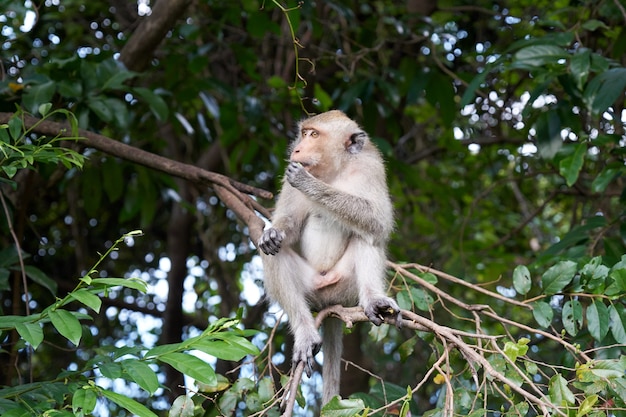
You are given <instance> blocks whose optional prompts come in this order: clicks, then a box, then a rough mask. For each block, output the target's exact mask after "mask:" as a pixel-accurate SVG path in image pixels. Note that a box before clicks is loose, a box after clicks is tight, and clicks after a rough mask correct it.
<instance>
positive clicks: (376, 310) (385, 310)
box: [365, 297, 402, 328]
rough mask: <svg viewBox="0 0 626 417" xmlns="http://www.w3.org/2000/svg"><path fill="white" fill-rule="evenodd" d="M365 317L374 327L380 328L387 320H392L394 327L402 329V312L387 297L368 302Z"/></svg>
mask: <svg viewBox="0 0 626 417" xmlns="http://www.w3.org/2000/svg"><path fill="white" fill-rule="evenodd" d="M365 315H366V316H367V318H368V319H369V320H370V321H371V322H372V323H374V324H375V325H376V326H380V325H381V324H382V323H383V322H384V321H385V319H387V318H393V319H394V321H395V324H396V327H398V328H400V327H402V311H401V310H400V307H399V306H398V304H397V303H396V302H395V301H394V300H393V299H391V298H389V297H386V298H379V299H376V300H373V301H372V302H370V303H369V305H367V306H366V307H365Z"/></svg>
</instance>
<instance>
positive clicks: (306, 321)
mask: <svg viewBox="0 0 626 417" xmlns="http://www.w3.org/2000/svg"><path fill="white" fill-rule="evenodd" d="M392 229H393V209H392V205H391V200H390V198H389V192H388V189H387V182H386V178H385V167H384V163H383V158H382V156H381V154H380V151H379V150H378V149H377V148H376V146H375V145H374V144H373V143H372V142H371V141H370V138H369V137H368V135H367V133H365V132H364V131H363V130H362V129H361V128H360V127H359V126H358V125H357V123H355V122H354V121H353V120H351V119H350V118H348V117H347V116H346V115H345V114H344V113H342V112H341V111H338V110H333V111H329V112H326V113H322V114H319V115H317V116H313V117H310V118H308V119H305V120H303V121H301V122H300V124H299V126H298V136H297V138H296V140H295V141H294V143H293V144H292V146H291V153H290V158H289V166H288V167H287V170H286V173H285V178H284V179H283V186H282V189H281V192H280V195H279V197H278V201H277V203H276V210H275V212H274V215H273V217H272V226H271V227H270V228H268V229H267V230H265V232H264V233H263V235H262V237H261V239H260V240H259V242H258V247H259V248H260V249H261V251H262V254H261V256H262V259H263V266H264V270H265V288H266V290H267V294H268V295H269V297H270V298H271V299H272V300H273V301H275V302H277V303H278V304H279V305H280V306H281V307H282V308H283V310H284V311H285V312H286V313H287V315H288V316H289V326H290V329H291V331H292V333H293V335H294V347H293V366H296V365H297V364H299V363H300V362H303V363H304V364H305V366H306V368H305V369H306V372H307V375H309V376H311V373H312V367H313V360H314V358H313V357H314V355H315V354H316V353H317V352H318V351H319V349H320V345H322V346H321V347H322V349H323V352H324V364H323V368H322V378H323V381H324V393H323V396H322V401H323V402H324V403H327V402H328V401H329V400H330V399H332V397H334V396H335V395H337V394H339V379H340V373H341V353H342V349H343V347H342V335H343V330H342V328H343V324H342V322H341V321H339V320H338V319H335V318H328V319H326V320H325V321H324V323H323V326H322V332H323V336H324V337H323V344H322V338H321V337H320V335H319V333H318V331H317V328H316V327H315V321H314V318H313V315H312V313H311V310H315V311H320V310H321V309H323V308H325V307H328V306H331V305H335V304H341V305H343V306H356V305H360V306H361V307H363V309H364V311H365V314H366V315H367V317H368V318H369V320H370V321H371V322H372V323H374V324H375V325H377V326H378V325H380V324H381V323H383V321H384V319H385V318H392V319H395V323H396V324H397V325H399V324H400V323H401V317H400V308H399V307H398V304H397V303H396V302H395V301H394V300H393V299H392V298H390V297H388V296H387V295H386V293H385V288H384V287H385V284H384V283H385V279H384V277H385V261H386V254H385V251H386V245H387V241H388V239H389V234H390V233H391V230H392ZM292 395H294V393H292Z"/></svg>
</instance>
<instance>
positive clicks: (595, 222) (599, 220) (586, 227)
mask: <svg viewBox="0 0 626 417" xmlns="http://www.w3.org/2000/svg"><path fill="white" fill-rule="evenodd" d="M604 226H606V217H604V216H594V217H590V218H588V219H586V221H585V224H583V225H582V226H578V227H575V228H574V229H572V230H570V231H569V232H568V233H567V234H566V235H565V236H563V237H562V238H561V240H560V241H559V242H558V243H555V244H554V245H552V246H551V247H549V248H548V249H547V250H546V251H545V253H544V256H554V255H556V254H557V253H559V252H560V251H562V250H564V249H567V248H570V247H572V246H575V245H579V244H581V243H582V242H584V241H585V240H587V239H589V236H588V233H587V232H589V231H591V230H593V229H596V228H598V227H604Z"/></svg>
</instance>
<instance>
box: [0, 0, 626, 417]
mask: <svg viewBox="0 0 626 417" xmlns="http://www.w3.org/2000/svg"><path fill="white" fill-rule="evenodd" d="M0 27H1V36H2V43H1V44H0V58H1V61H0V62H1V65H2V67H0V69H1V70H2V77H1V80H0V414H1V415H2V416H8V417H18V416H39V415H46V416H71V415H77V416H88V415H97V416H123V415H130V414H135V415H140V416H153V415H155V414H156V415H163V416H165V415H168V416H213V415H261V414H263V415H279V414H280V413H282V412H285V413H286V414H291V413H292V410H291V407H293V404H291V405H289V404H287V405H286V403H287V402H288V399H291V400H294V399H295V400H296V402H297V405H296V408H295V410H294V411H293V413H296V414H300V415H313V414H317V413H320V412H321V413H322V414H323V415H355V414H358V415H383V414H400V415H402V416H406V415H409V413H410V414H411V415H424V416H434V415H446V416H449V415H471V416H479V415H493V416H498V415H511V416H513V415H516V416H519V415H561V416H566V415H567V416H570V415H571V416H577V417H578V416H586V415H590V416H609V415H611V416H620V415H626V374H625V373H626V357H625V356H623V349H624V348H625V347H626V304H625V298H624V296H625V295H626V256H625V255H626V248H625V245H626V213H625V210H624V207H626V205H625V202H626V192H625V184H624V178H625V177H624V174H626V166H625V162H626V161H625V157H626V151H625V150H626V147H625V145H626V136H625V135H624V124H625V120H626V113H625V112H624V104H625V96H624V92H625V91H626V2H624V1H623V0H601V1H568V0H556V1H550V2H549V1H545V0H538V1H537V0H535V1H526V0H518V1H506V0H504V1H497V2H487V1H483V0H478V1H473V2H469V1H452V0H447V1H446V0H406V1H402V2H391V1H371V2H359V1H349V0H328V1H309V0H304V1H301V2H296V1H292V0H288V1H279V0H269V1H259V0H240V1H213V0H206V1H190V0H168V1H164V0H161V1H156V2H149V1H147V0H137V1H121V0H108V1H91V2H81V1H76V0H65V1H60V0H45V1H32V0H6V1H4V2H3V3H2V7H1V8H0ZM330 109H340V110H343V111H344V112H346V113H347V114H348V115H349V116H350V117H352V118H354V119H355V120H356V121H357V122H358V123H359V124H360V125H362V127H363V128H364V129H365V130H366V131H367V132H368V133H369V134H370V136H371V137H372V139H373V140H374V142H375V143H376V145H377V146H378V147H379V148H380V150H381V151H382V153H383V155H384V156H385V159H386V163H387V173H388V182H389V186H390V190H391V193H392V197H393V202H394V208H395V215H396V229H395V231H394V234H393V236H392V239H391V242H390V246H389V250H388V252H389V263H388V266H389V268H388V278H389V293H390V294H391V295H393V296H394V297H395V298H396V299H397V300H398V302H399V304H400V306H401V307H402V308H403V309H404V322H405V326H404V327H403V328H402V329H397V328H395V327H393V326H388V325H383V326H381V327H374V326H371V325H370V324H367V323H357V322H359V321H365V319H364V318H363V317H362V315H361V313H360V312H359V311H358V309H357V310H351V309H339V308H337V309H331V310H329V311H325V312H322V313H320V316H319V319H320V320H321V319H322V318H323V317H324V316H325V315H326V314H334V315H337V316H339V317H340V318H342V319H343V320H344V321H345V322H346V323H347V326H346V327H347V328H348V327H350V329H347V330H346V335H345V352H344V360H345V372H344V375H343V376H342V378H343V379H342V387H341V388H342V397H343V400H340V399H338V398H336V399H334V400H333V401H331V402H330V403H329V404H326V405H324V404H320V394H319V391H320V390H319V386H320V377H319V375H317V374H316V375H314V376H313V377H312V378H305V380H304V382H301V381H300V376H299V375H297V373H292V374H290V373H289V372H290V360H289V358H290V349H291V336H290V335H289V333H288V332H287V327H286V323H285V320H286V318H285V317H283V315H282V314H281V312H280V310H279V309H277V308H275V307H274V306H269V305H268V303H267V302H266V300H265V299H264V298H263V289H262V278H263V272H262V267H261V263H260V259H259V257H258V256H257V254H256V249H255V242H256V241H257V239H258V237H259V235H260V233H261V231H262V230H263V227H264V225H265V223H266V220H267V219H270V218H271V207H272V205H273V193H274V194H275V193H276V192H277V190H278V189H279V187H280V181H281V179H282V173H283V170H284V168H285V161H286V154H287V148H288V144H289V142H290V140H291V139H292V138H293V137H294V127H295V124H296V123H297V121H298V120H300V119H302V118H303V117H306V116H307V115H308V114H312V113H319V112H322V111H326V110H330ZM318 359H319V360H320V361H321V360H323V355H320V356H319V357H318ZM290 384H291V385H290ZM289 387H291V388H289ZM289 390H290V391H291V392H290V395H286V393H287V391H289ZM296 390H297V393H296V392H295V391H296ZM296 394H297V395H296ZM281 402H282V404H281ZM281 405H282V408H281ZM322 407H323V408H322Z"/></svg>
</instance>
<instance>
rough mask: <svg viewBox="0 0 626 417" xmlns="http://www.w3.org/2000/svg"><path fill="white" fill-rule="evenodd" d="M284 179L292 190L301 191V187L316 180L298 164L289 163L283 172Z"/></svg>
mask: <svg viewBox="0 0 626 417" xmlns="http://www.w3.org/2000/svg"><path fill="white" fill-rule="evenodd" d="M285 178H287V181H288V182H289V184H291V185H292V186H293V187H294V188H297V189H298V190H300V191H302V187H304V186H305V185H306V184H309V183H310V182H311V181H314V180H315V179H316V178H315V177H314V176H313V175H311V174H310V173H309V172H307V170H306V169H304V165H302V164H301V163H300V162H290V163H289V165H288V166H287V171H286V172H285Z"/></svg>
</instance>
